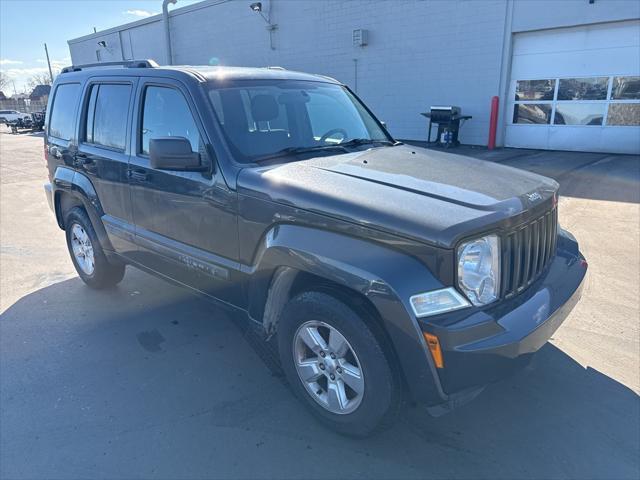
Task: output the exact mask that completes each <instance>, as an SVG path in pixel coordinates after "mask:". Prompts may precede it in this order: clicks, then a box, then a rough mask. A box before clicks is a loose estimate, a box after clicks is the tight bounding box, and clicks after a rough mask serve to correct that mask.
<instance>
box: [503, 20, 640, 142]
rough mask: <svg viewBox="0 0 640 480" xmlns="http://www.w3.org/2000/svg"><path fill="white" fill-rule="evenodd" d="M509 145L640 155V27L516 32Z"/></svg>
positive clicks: (617, 25) (635, 23)
mask: <svg viewBox="0 0 640 480" xmlns="http://www.w3.org/2000/svg"><path fill="white" fill-rule="evenodd" d="M505 145H506V146H508V147H521V148H540V149H551V150H577V151H588V152H613V153H640V21H633V22H619V23H611V24H600V25H592V26H588V27H575V28H564V29H556V30H546V31H539V32H530V33H522V34H516V35H515V36H514V44H513V59H512V64H511V82H510V85H509V95H508V102H507V125H506V135H505Z"/></svg>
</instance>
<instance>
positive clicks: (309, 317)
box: [278, 292, 402, 437]
mask: <svg viewBox="0 0 640 480" xmlns="http://www.w3.org/2000/svg"><path fill="white" fill-rule="evenodd" d="M278 350H279V353H280V361H281V364H282V368H283V370H284V372H285V375H286V377H287V380H288V382H289V384H290V385H291V388H292V389H293V391H294V393H295V394H296V396H297V397H298V398H300V400H301V401H302V402H303V403H304V404H305V405H306V406H307V407H308V408H309V409H310V410H311V412H312V413H313V414H314V415H315V416H316V417H317V418H318V419H319V420H320V421H321V422H322V423H324V424H325V425H326V426H328V427H330V428H331V429H333V430H335V431H337V432H338V433H341V434H343V435H349V436H355V437H364V436H368V435H371V434H373V433H376V432H377V431H379V430H382V429H384V428H386V427H388V426H390V425H391V424H392V423H393V422H394V420H395V418H396V416H397V414H398V412H399V407H400V404H401V392H402V390H401V385H400V381H399V379H400V376H399V375H398V374H397V372H396V371H395V368H394V367H393V362H391V361H389V358H388V356H387V355H386V354H385V351H384V349H383V347H382V345H381V343H380V341H379V340H378V338H376V336H375V335H374V334H373V332H372V330H371V328H370V327H369V326H368V325H367V323H366V322H365V321H364V320H363V319H362V318H361V317H360V316H359V315H358V314H357V313H356V312H354V311H353V310H352V309H351V308H349V307H348V306H347V305H345V304H344V303H342V302H340V301H339V300H337V299H335V298H334V297H332V296H330V295H327V294H325V293H319V292H306V293H302V294H300V295H298V296H297V297H295V298H293V299H292V300H290V301H289V303H288V304H287V305H286V306H285V308H284V310H283V312H282V315H281V318H280V320H279V322H278Z"/></svg>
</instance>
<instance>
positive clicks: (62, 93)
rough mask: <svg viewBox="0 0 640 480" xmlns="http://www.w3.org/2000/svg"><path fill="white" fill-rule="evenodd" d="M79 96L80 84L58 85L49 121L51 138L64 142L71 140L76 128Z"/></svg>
mask: <svg viewBox="0 0 640 480" xmlns="http://www.w3.org/2000/svg"><path fill="white" fill-rule="evenodd" d="M79 95H80V84H79V83H64V84H62V85H58V87H57V88H56V93H55V96H54V97H53V106H52V108H51V118H50V120H49V135H50V136H52V137H56V138H60V139H62V140H71V137H72V136H73V130H74V128H75V125H74V120H75V113H76V107H77V105H78V96H79Z"/></svg>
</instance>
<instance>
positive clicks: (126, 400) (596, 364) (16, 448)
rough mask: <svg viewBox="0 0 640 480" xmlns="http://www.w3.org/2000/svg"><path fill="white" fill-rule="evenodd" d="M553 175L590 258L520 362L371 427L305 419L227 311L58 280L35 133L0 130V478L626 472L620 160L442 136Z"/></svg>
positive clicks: (632, 304)
mask: <svg viewBox="0 0 640 480" xmlns="http://www.w3.org/2000/svg"><path fill="white" fill-rule="evenodd" d="M459 152H461V153H464V154H469V155H474V156H479V157H481V158H486V159H488V160H492V161H499V162H501V163H505V164H508V165H512V166H515V167H518V168H525V169H529V170H532V171H537V172H540V173H543V174H546V175H550V176H553V177H554V178H556V179H557V180H558V181H559V182H560V183H561V195H562V197H561V201H560V222H561V224H562V225H563V227H565V228H567V229H569V230H570V231H572V233H573V234H574V235H575V236H576V237H577V238H578V240H579V241H580V244H581V248H582V250H583V252H584V253H585V256H586V257H587V259H588V260H589V264H590V270H589V273H588V279H587V284H586V287H585V291H584V295H583V299H582V301H581V303H580V304H579V305H578V306H577V308H576V309H575V310H574V312H573V313H572V314H571V316H570V317H569V319H568V320H567V321H566V322H565V323H564V324H563V326H562V327H561V328H560V329H559V330H558V332H556V334H555V335H554V337H553V339H552V340H551V342H550V343H549V344H548V345H546V346H545V347H544V348H543V349H542V350H541V351H540V352H539V354H538V355H537V357H536V358H535V360H534V362H533V364H532V365H531V366H530V367H529V368H528V369H527V370H525V371H524V372H522V373H521V374H519V375H517V376H515V377H513V378H511V379H509V380H507V381H504V382H502V383H499V384H495V385H492V386H490V387H488V388H487V389H486V390H485V391H484V392H483V393H482V394H481V395H480V396H479V397H478V398H477V399H476V400H475V401H473V402H472V403H470V404H468V405H466V406H464V407H462V408H460V409H459V410H457V411H455V412H453V413H451V414H449V415H445V416H442V417H439V418H432V417H429V416H428V415H427V414H426V413H425V412H424V410H423V409H422V408H420V407H415V406H414V407H410V408H408V409H407V411H406V413H404V414H403V416H402V418H401V419H400V421H399V422H398V424H397V425H396V426H395V427H393V428H392V429H391V430H389V431H387V432H384V433H383V434H381V435H378V436H376V437H373V438H369V439H365V440H354V439H349V438H344V437H341V436H338V435H336V434H334V433H332V432H330V431H328V430H326V429H324V428H323V427H322V426H320V425H319V424H317V423H316V422H315V420H314V419H313V418H312V417H311V416H310V415H308V414H307V412H306V411H305V410H304V408H303V407H302V405H300V404H299V403H298V402H297V401H296V400H295V399H294V398H293V397H292V395H291V394H290V393H289V391H288V388H287V386H286V385H285V384H284V382H283V380H282V379H281V378H279V377H278V376H276V375H274V374H273V373H272V372H271V371H270V370H269V368H267V366H266V365H265V363H264V362H263V361H262V360H261V358H260V356H259V355H258V354H257V353H256V351H255V350H254V349H253V348H252V347H251V345H250V343H248V342H247V341H246V339H245V338H244V337H243V335H242V332H241V330H240V329H238V328H237V327H236V326H235V325H234V324H233V323H232V322H231V320H230V319H229V318H227V316H226V315H225V314H224V313H223V312H220V311H217V310H216V309H215V308H214V307H212V306H211V305H210V304H209V303H207V302H205V301H203V300H202V299H200V298H198V297H196V296H194V295H192V294H191V293H189V292H187V291H185V290H183V289H180V288H178V287H175V286H172V285H169V284H168V283H165V282H163V281H161V280H159V279H156V278H154V277H151V276H149V275H147V274H144V273H142V272H139V271H136V270H133V269H128V271H127V275H126V277H125V279H124V281H123V282H122V283H121V284H120V285H119V286H118V287H117V288H115V289H113V290H109V291H101V292H96V291H92V290H90V289H88V288H87V287H85V286H84V285H83V283H82V282H81V281H80V280H79V279H78V277H77V275H76V274H75V271H74V270H73V267H72V264H71V261H70V259H69V256H68V254H67V251H66V245H65V241H64V234H63V232H62V231H60V230H59V229H58V228H57V226H56V224H55V220H54V218H53V216H52V214H51V212H50V211H49V208H48V206H47V203H46V199H45V196H44V192H43V190H42V184H43V183H44V182H45V181H46V168H45V164H44V160H43V156H42V138H41V136H39V135H36V134H34V135H31V134H21V135H10V134H7V133H0V157H1V165H0V178H1V187H0V188H1V190H0V226H1V231H0V246H1V257H0V312H1V316H0V477H2V478H4V479H18V478H41V479H57V478H60V479H71V478H212V477H213V478H305V479H313V478H335V479H342V478H356V477H359V478H394V479H395V478H505V479H506V478H509V479H512V478H602V479H605V478H606V479H612V478H630V479H637V478H639V477H640V466H639V458H640V457H639V453H640V397H639V395H638V394H639V393H640V352H639V350H640V332H639V323H640V321H639V318H640V304H639V302H640V260H639V258H640V256H639V254H640V251H639V250H640V159H639V158H638V157H632V156H608V155H604V154H585V153H566V152H532V151H524V150H522V151H513V150H511V151H510V150H498V151H495V152H487V151H486V150H480V149H461V150H459Z"/></svg>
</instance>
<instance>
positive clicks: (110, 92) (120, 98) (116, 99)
mask: <svg viewBox="0 0 640 480" xmlns="http://www.w3.org/2000/svg"><path fill="white" fill-rule="evenodd" d="M130 96H131V85H115V84H96V85H93V86H92V87H91V94H90V97H89V105H88V108H87V116H86V128H85V141H86V142H87V143H92V144H95V145H101V146H104V147H109V148H117V149H120V150H124V147H125V139H126V129H127V116H128V115H129V98H130Z"/></svg>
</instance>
